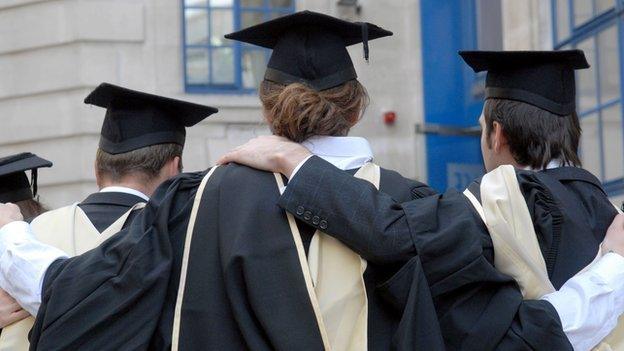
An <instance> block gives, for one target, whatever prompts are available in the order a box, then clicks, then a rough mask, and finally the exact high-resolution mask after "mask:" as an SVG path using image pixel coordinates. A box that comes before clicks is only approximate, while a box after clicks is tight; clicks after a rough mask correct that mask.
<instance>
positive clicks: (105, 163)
mask: <svg viewBox="0 0 624 351" xmlns="http://www.w3.org/2000/svg"><path fill="white" fill-rule="evenodd" d="M182 149H183V147H182V145H179V144H173V143H169V144H158V145H151V146H146V147H142V148H139V149H135V150H132V151H129V152H124V153H120V154H111V153H108V152H106V151H104V150H103V149H101V148H98V150H97V154H96V159H95V168H96V172H97V173H98V177H101V178H104V179H105V180H107V181H108V182H110V183H120V182H122V181H123V180H124V179H126V178H128V177H131V178H133V180H134V181H135V182H139V183H143V184H150V183H153V182H156V181H158V180H159V178H160V174H161V170H162V169H163V167H165V165H166V164H167V163H168V162H170V161H172V160H173V159H174V158H175V157H180V159H181V158H182ZM181 170H182V161H180V163H179V167H178V171H181Z"/></svg>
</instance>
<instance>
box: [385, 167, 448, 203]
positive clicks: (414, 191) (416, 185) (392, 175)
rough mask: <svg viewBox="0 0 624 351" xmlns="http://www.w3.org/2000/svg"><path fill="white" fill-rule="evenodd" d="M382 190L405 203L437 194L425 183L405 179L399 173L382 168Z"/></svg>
mask: <svg viewBox="0 0 624 351" xmlns="http://www.w3.org/2000/svg"><path fill="white" fill-rule="evenodd" d="M380 183H381V184H380V188H381V189H380V190H381V191H383V192H384V193H386V194H388V195H390V196H391V197H392V198H394V199H395V200H396V201H399V202H404V201H409V200H414V199H420V198H424V197H428V196H431V195H435V194H437V191H435V190H434V189H433V188H431V187H430V186H428V185H427V184H425V183H421V182H419V181H416V180H413V179H410V178H406V177H403V176H402V175H401V174H400V173H399V172H396V171H392V170H389V169H385V168H381V181H380Z"/></svg>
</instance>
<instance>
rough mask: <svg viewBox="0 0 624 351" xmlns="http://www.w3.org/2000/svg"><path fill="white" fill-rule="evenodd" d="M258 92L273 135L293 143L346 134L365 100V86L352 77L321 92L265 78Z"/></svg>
mask: <svg viewBox="0 0 624 351" xmlns="http://www.w3.org/2000/svg"><path fill="white" fill-rule="evenodd" d="M259 94H260V101H261V102H262V106H263V108H264V111H265V115H266V118H267V120H268V122H269V126H270V127H271V131H272V132H273V134H275V135H279V136H283V137H286V138H288V139H290V140H292V141H295V142H302V141H304V140H306V139H308V138H309V137H311V136H315V135H328V136H344V135H346V134H347V133H348V132H349V130H350V129H351V127H353V125H355V124H356V123H357V121H358V120H359V118H360V116H361V115H362V113H363V112H364V110H365V108H366V106H367V105H368V103H369V97H368V94H367V92H366V89H365V88H364V87H363V86H362V84H360V82H358V81H357V80H355V79H354V80H351V81H348V82H346V83H344V84H341V85H339V86H337V87H334V88H331V89H327V90H323V91H317V90H314V89H312V88H310V87H308V86H307V85H305V84H302V83H292V84H289V85H286V86H284V85H281V84H277V83H273V82H270V81H268V80H265V81H263V82H262V84H261V86H260V92H259Z"/></svg>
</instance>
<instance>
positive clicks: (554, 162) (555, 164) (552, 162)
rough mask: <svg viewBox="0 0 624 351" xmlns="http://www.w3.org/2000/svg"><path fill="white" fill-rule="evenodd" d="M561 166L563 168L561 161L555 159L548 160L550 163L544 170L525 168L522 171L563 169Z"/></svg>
mask: <svg viewBox="0 0 624 351" xmlns="http://www.w3.org/2000/svg"><path fill="white" fill-rule="evenodd" d="M563 166H565V164H564V162H563V161H561V160H560V159H558V158H556V159H554V160H550V162H548V164H547V165H546V168H542V169H535V168H533V167H530V166H527V167H525V168H524V169H525V170H526V171H542V170H544V169H553V168H559V167H563Z"/></svg>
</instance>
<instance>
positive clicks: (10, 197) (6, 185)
mask: <svg viewBox="0 0 624 351" xmlns="http://www.w3.org/2000/svg"><path fill="white" fill-rule="evenodd" d="M43 167H52V162H50V161H48V160H44V159H42V158H40V157H38V156H37V155H34V154H31V153H30V152H24V153H21V154H17V155H13V156H8V157H3V158H0V202H1V203H5V202H18V201H22V200H28V199H32V198H34V197H35V196H36V195H37V170H38V169H39V168H43ZM26 171H32V175H31V179H32V188H31V182H29V181H28V176H27V175H26Z"/></svg>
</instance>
